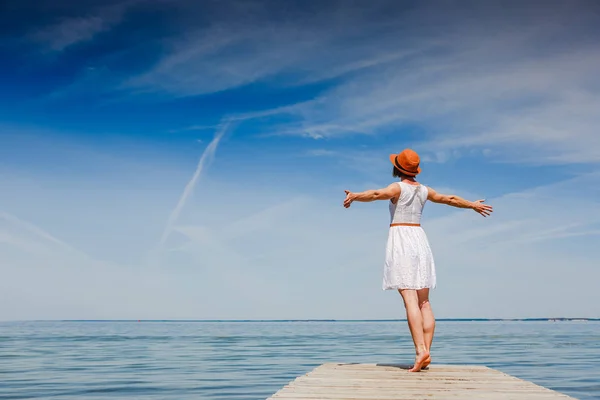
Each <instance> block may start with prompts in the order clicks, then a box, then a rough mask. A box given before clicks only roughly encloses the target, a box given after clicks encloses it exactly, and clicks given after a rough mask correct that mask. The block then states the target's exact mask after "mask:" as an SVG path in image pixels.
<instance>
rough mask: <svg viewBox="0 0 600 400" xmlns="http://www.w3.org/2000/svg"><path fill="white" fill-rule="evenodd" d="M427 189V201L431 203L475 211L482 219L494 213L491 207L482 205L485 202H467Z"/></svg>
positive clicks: (460, 198)
mask: <svg viewBox="0 0 600 400" xmlns="http://www.w3.org/2000/svg"><path fill="white" fill-rule="evenodd" d="M427 189H428V194H427V200H429V201H432V202H434V203H441V204H447V205H449V206H452V207H457V208H470V209H472V210H475V212H477V213H479V214H481V215H483V216H484V217H487V216H488V215H490V214H491V213H492V212H493V211H494V210H493V208H492V206H490V205H487V204H483V202H484V201H485V200H477V201H468V200H465V199H463V198H462V197H459V196H456V195H447V194H441V193H438V192H436V191H435V190H433V189H432V188H429V187H428V188H427Z"/></svg>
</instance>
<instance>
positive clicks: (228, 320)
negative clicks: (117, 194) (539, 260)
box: [0, 317, 600, 323]
mask: <svg viewBox="0 0 600 400" xmlns="http://www.w3.org/2000/svg"><path fill="white" fill-rule="evenodd" d="M405 321H406V319H198V320H193V319H181V320H178V319H141V320H135V319H114V320H112V319H70V320H13V321H8V320H7V321H0V323H2V322H166V323H192V322H193V323H197V322H201V323H215V322H229V323H232V322H235V323H241V322H245V323H248V322H249V323H265V322H266V323H289V322H363V323H369V322H405ZM437 321H439V322H598V321H600V318H565V317H554V318H439V319H437Z"/></svg>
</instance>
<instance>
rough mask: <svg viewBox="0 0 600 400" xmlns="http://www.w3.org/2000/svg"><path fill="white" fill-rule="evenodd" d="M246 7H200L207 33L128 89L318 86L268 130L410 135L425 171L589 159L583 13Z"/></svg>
mask: <svg viewBox="0 0 600 400" xmlns="http://www.w3.org/2000/svg"><path fill="white" fill-rule="evenodd" d="M249 4H251V5H250V6H248V7H238V6H239V4H238V6H236V7H231V10H230V12H229V13H227V14H225V13H224V12H223V10H220V9H218V10H213V9H209V10H208V11H207V12H208V13H209V15H212V16H214V19H213V20H212V22H211V23H210V24H209V25H208V26H202V27H196V28H190V30H189V32H187V33H186V35H184V36H182V37H177V38H174V39H172V41H171V42H169V45H168V52H167V54H166V56H165V57H164V58H163V59H162V60H161V61H160V62H159V63H158V64H157V65H156V66H154V67H153V68H151V69H150V70H149V71H147V72H146V73H144V74H142V75H140V76H137V77H134V78H132V79H131V80H130V81H129V82H128V85H129V86H130V87H137V88H145V89H146V90H153V91H166V92H168V93H171V94H173V95H176V96H188V95H198V94H205V93H211V92H216V91H222V90H227V89H231V88H235V87H239V86H243V85H246V84H249V83H253V82H257V81H268V82H270V83H271V84H275V85H279V86H293V85H299V84H305V83H309V82H318V81H320V80H331V87H330V88H329V89H328V90H326V91H325V92H323V93H322V94H319V95H318V96H317V97H316V98H314V99H312V100H311V101H303V102H302V103H300V104H297V105H296V106H294V107H286V108H281V109H279V110H277V113H279V114H282V113H284V114H288V115H290V116H291V117H292V119H293V121H292V122H290V121H289V120H288V121H287V122H286V123H285V124H279V123H276V124H272V125H271V127H270V128H269V130H270V131H271V132H273V133H275V134H278V135H282V134H288V135H303V136H307V137H311V138H316V139H318V138H324V137H339V136H345V135H356V134H378V133H381V132H387V133H389V132H390V131H392V130H398V131H399V132H403V128H404V127H406V126H419V127H420V132H423V133H422V134H421V135H420V136H418V137H414V134H410V133H399V134H398V135H404V138H405V139H406V138H409V137H410V138H411V139H413V140H416V141H420V142H423V143H424V144H423V147H428V148H429V149H430V151H432V152H436V154H438V157H436V159H437V160H438V161H443V160H446V159H448V158H451V157H456V156H460V154H461V153H460V152H455V150H460V149H473V148H476V149H479V150H480V151H481V152H488V153H487V154H488V156H489V157H490V159H493V160H498V161H511V162H512V161H515V160H519V161H520V162H523V161H525V162H528V163H537V164H540V163H542V164H561V163H596V162H599V161H600V142H599V140H600V136H599V135H597V126H598V125H599V124H600V120H599V118H600V117H599V116H598V113H597V112H596V111H595V110H597V109H598V108H599V107H600V92H599V91H598V88H597V84H595V82H596V78H595V77H596V74H597V71H598V70H600V55H599V54H600V53H599V52H598V45H597V40H593V39H592V38H594V37H597V34H598V33H597V29H596V27H597V23H598V17H597V16H598V14H597V13H596V12H586V11H585V10H590V11H591V10H597V5H595V4H594V3H593V2H587V1H578V2H576V3H575V4H577V6H567V5H565V3H561V2H550V3H547V2H545V3H543V6H542V3H536V2H528V3H517V2H515V3H512V4H513V5H514V7H503V6H501V5H500V3H493V2H485V3H479V4H471V5H470V6H469V7H470V8H469V11H468V13H463V12H462V11H465V9H466V5H465V3H456V4H454V3H445V4H443V5H438V6H437V7H435V8H432V7H429V6H427V5H417V6H416V7H414V8H411V9H407V8H403V7H401V6H399V5H398V3H397V2H385V1H384V2H378V3H377V5H376V6H370V7H366V6H363V5H361V4H358V3H356V4H351V5H350V4H348V3H344V2H343V3H340V4H337V3H333V2H328V3H326V4H323V5H322V6H320V12H319V13H316V14H308V13H301V12H298V13H296V14H294V15H293V16H288V17H282V18H273V13H275V14H277V12H278V10H279V9H278V8H277V7H274V8H273V7H271V8H269V7H268V6H267V5H265V4H266V3H264V2H261V3H249ZM269 4H270V3H269ZM271 6H272V4H271ZM461 10H462V11H461ZM211 13H212V14H211ZM442 15H443V16H444V18H441V16H442ZM574 26H575V27H577V28H576V29H572V28H571V27H574ZM274 114H276V113H274ZM411 135H413V136H411ZM489 147H494V148H495V149H496V151H495V152H490V150H489Z"/></svg>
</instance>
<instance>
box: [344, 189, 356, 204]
mask: <svg viewBox="0 0 600 400" xmlns="http://www.w3.org/2000/svg"><path fill="white" fill-rule="evenodd" d="M344 192H346V198H345V199H344V207H346V208H349V207H350V204H352V202H353V201H354V200H356V194H354V193H352V192H350V191H348V190H344Z"/></svg>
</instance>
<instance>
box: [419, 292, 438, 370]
mask: <svg viewBox="0 0 600 400" xmlns="http://www.w3.org/2000/svg"><path fill="white" fill-rule="evenodd" d="M417 297H418V298H419V309H420V310H421V317H422V318H423V339H424V341H425V347H426V348H427V352H429V353H430V354H431V343H432V342H433V332H434V331H435V317H434V316H433V310H432V309H431V304H430V303H429V288H425V289H419V290H417ZM430 363H431V357H428V358H427V359H426V360H425V362H424V363H423V366H422V367H423V368H425V367H427V366H428V365H429V364H430Z"/></svg>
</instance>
